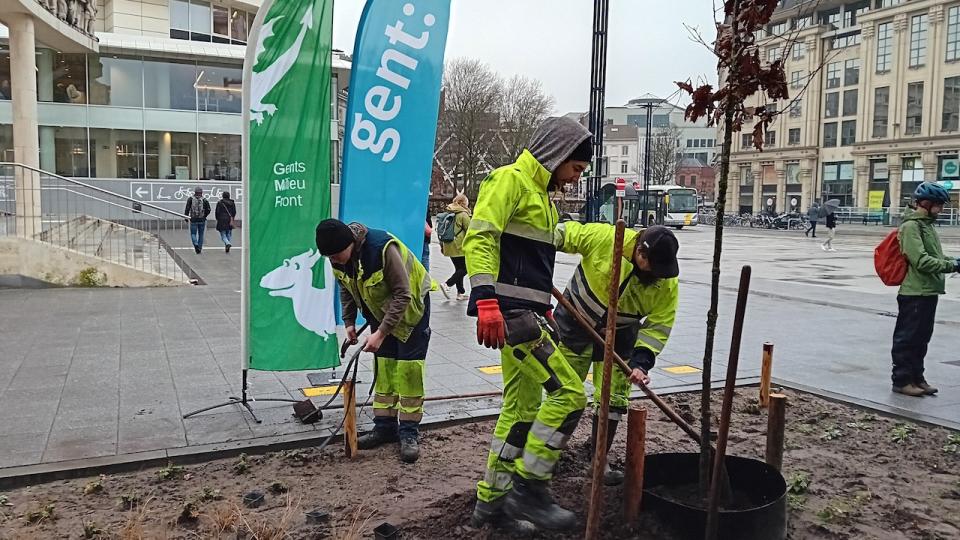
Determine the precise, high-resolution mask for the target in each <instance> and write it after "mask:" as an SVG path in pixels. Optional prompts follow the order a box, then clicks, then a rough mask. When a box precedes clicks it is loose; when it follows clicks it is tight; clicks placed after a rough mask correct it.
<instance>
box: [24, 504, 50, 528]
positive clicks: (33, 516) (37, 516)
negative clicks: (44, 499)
mask: <svg viewBox="0 0 960 540" xmlns="http://www.w3.org/2000/svg"><path fill="white" fill-rule="evenodd" d="M53 511H54V506H53V503H47V504H45V505H43V506H41V507H40V508H38V509H36V510H30V511H29V512H27V513H26V514H24V516H23V517H24V518H26V520H27V523H33V524H36V523H40V522H43V521H48V520H51V519H55V516H54V513H53Z"/></svg>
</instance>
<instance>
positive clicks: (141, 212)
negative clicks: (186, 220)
mask: <svg viewBox="0 0 960 540" xmlns="http://www.w3.org/2000/svg"><path fill="white" fill-rule="evenodd" d="M0 166H2V164H0ZM45 189H48V190H50V191H66V192H67V193H73V194H74V195H78V196H80V197H85V198H87V199H90V200H92V201H97V202H99V203H103V204H105V205H107V206H115V207H117V208H120V209H121V210H124V211H131V210H133V209H132V208H128V207H126V206H123V205H122V204H117V203H115V202H111V201H107V200H104V199H101V198H99V197H94V196H93V195H87V194H86V193H80V192H79V191H75V190H72V189H69V188H65V187H60V186H48V187H46V188H45ZM108 193H109V192H108ZM121 198H123V197H122V196H121ZM136 212H137V213H139V214H143V215H144V216H148V217H152V218H157V219H164V218H161V217H160V216H155V215H153V214H151V213H149V212H144V211H142V210H137V211H136ZM174 214H176V213H175V212H174ZM176 215H177V219H183V216H181V215H179V214H176Z"/></svg>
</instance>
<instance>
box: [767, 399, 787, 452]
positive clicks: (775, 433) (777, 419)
mask: <svg viewBox="0 0 960 540" xmlns="http://www.w3.org/2000/svg"><path fill="white" fill-rule="evenodd" d="M767 414H768V416H767V456H766V457H767V459H766V461H767V465H770V466H771V467H773V468H774V469H776V470H778V471H779V470H780V469H781V467H783V434H784V431H785V430H786V427H787V396H785V395H783V394H770V410H769V411H768V412H767Z"/></svg>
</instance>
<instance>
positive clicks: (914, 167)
mask: <svg viewBox="0 0 960 540" xmlns="http://www.w3.org/2000/svg"><path fill="white" fill-rule="evenodd" d="M902 163H903V165H902V170H901V172H900V174H901V177H900V206H906V205H907V204H908V203H909V202H910V201H911V199H912V198H913V192H914V190H916V189H917V186H919V185H920V183H921V182H923V181H924V180H925V178H924V171H923V162H922V161H921V160H920V158H919V157H905V158H903V161H902Z"/></svg>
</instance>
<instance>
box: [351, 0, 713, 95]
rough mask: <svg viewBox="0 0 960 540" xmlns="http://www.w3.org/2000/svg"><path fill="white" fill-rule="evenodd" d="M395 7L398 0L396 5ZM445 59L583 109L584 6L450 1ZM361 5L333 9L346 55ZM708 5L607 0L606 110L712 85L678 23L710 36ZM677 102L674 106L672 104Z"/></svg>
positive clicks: (699, 49)
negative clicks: (525, 82)
mask: <svg viewBox="0 0 960 540" xmlns="http://www.w3.org/2000/svg"><path fill="white" fill-rule="evenodd" d="M396 1H400V0H396ZM452 2H453V11H452V14H451V21H450V34H449V37H448V38H447V52H446V58H447V59H448V60H449V59H451V58H456V57H472V58H479V59H480V60H482V61H484V62H487V63H488V64H489V65H490V66H491V67H492V68H493V69H494V70H495V71H497V72H499V73H500V74H501V75H503V76H504V77H510V76H512V75H514V74H524V75H526V76H528V77H532V78H536V79H539V80H540V81H542V82H543V85H544V88H545V90H546V91H547V92H548V93H549V94H551V95H553V97H554V98H556V101H557V110H556V111H555V112H557V113H567V112H572V111H586V110H587V108H588V107H589V97H590V48H591V39H592V38H591V33H592V30H593V2H592V1H590V0H452ZM363 4H364V2H363V0H336V2H335V3H334V28H333V43H334V47H336V48H338V49H342V50H344V51H348V52H352V51H353V41H354V37H355V35H356V30H357V22H358V21H359V20H360V12H361V10H362V8H363ZM712 10H713V3H712V2H711V0H668V1H657V2H654V1H650V0H610V23H609V36H608V49H607V96H606V104H607V105H608V106H612V105H623V104H625V103H626V102H627V101H628V100H630V99H631V98H634V97H637V96H640V95H642V94H644V93H648V92H649V93H652V94H655V95H658V96H660V97H667V96H668V95H670V94H672V93H673V92H674V91H675V90H676V86H675V85H674V84H673V81H675V80H685V79H687V78H693V79H694V81H696V79H697V78H698V77H708V78H709V80H710V81H714V80H716V71H715V70H716V68H715V61H714V59H713V57H712V56H711V55H710V53H709V51H707V50H706V49H705V48H704V47H703V46H702V45H698V44H695V43H693V42H692V41H691V40H690V39H689V37H688V33H687V30H686V29H685V28H684V24H687V25H690V26H694V27H698V28H699V29H700V30H701V31H702V32H703V34H704V36H706V37H708V39H712V36H713V34H714V30H713V18H712ZM675 102H676V101H675Z"/></svg>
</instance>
